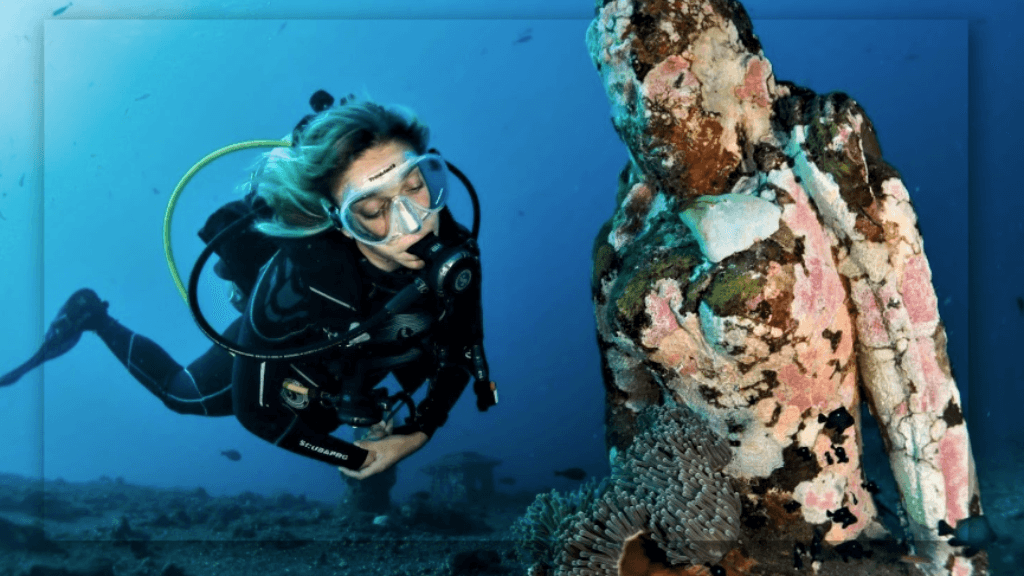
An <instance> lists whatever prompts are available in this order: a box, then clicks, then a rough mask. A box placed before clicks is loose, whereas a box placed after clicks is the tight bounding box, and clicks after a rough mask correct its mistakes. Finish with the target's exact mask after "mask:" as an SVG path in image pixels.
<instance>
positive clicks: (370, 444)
mask: <svg viewBox="0 0 1024 576" xmlns="http://www.w3.org/2000/svg"><path fill="white" fill-rule="evenodd" d="M428 439H429V438H428V437H427V435H426V434H425V433H423V432H413V433H412V434H395V435H393V436H387V437H385V438H382V439H380V440H360V441H358V442H356V443H355V445H356V446H359V447H360V448H362V449H364V450H369V451H370V454H369V455H368V456H367V457H366V462H364V463H363V465H362V467H360V468H359V470H349V469H348V468H338V470H341V473H342V474H344V475H345V476H348V477H349V478H355V479H356V480H363V479H366V478H369V477H370V476H373V475H374V474H376V473H378V472H383V471H384V470H387V469H388V468H390V467H392V466H394V465H395V464H397V463H398V462H399V461H400V460H402V459H403V458H405V457H407V456H409V455H410V454H412V453H413V452H415V451H417V450H419V449H420V448H421V447H422V446H423V445H424V444H426V443H427V440H428Z"/></svg>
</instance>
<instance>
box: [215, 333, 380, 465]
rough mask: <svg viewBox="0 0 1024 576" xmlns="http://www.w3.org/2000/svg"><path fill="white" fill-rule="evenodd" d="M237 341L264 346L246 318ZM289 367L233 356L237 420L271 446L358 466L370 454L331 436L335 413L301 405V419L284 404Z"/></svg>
mask: <svg viewBox="0 0 1024 576" xmlns="http://www.w3.org/2000/svg"><path fill="white" fill-rule="evenodd" d="M239 343H240V344H242V345H243V346H255V347H261V344H262V345H263V346H264V347H265V346H266V344H265V343H264V342H263V341H262V339H261V338H259V336H257V335H256V334H255V333H254V331H253V329H252V325H251V323H250V322H248V321H243V322H242V327H241V330H240V331H239ZM268 348H269V347H268ZM290 370H291V367H290V366H289V364H288V362H287V361H264V360H257V359H253V358H242V357H240V358H237V359H236V360H235V367H234V372H233V374H232V401H233V404H234V410H235V416H236V417H237V418H238V421H239V422H240V423H241V424H242V426H244V427H245V428H246V429H247V430H249V431H250V432H252V433H253V434H255V435H257V436H259V437H260V438H263V439H264V440H266V441H268V442H270V443H271V444H274V445H275V446H280V447H281V448H284V449H286V450H289V451H291V452H294V453H296V454H300V455H302V456H306V457H308V458H313V459H314V460H319V461H321V462H326V463H328V464H333V465H336V466H343V467H345V468H349V469H352V470H356V469H358V468H359V467H360V466H362V464H363V462H364V461H365V460H366V456H367V454H368V452H367V451H366V450H363V449H362V448H359V447H358V446H355V445H353V444H351V443H349V442H345V441H344V440H341V439H339V438H336V437H334V436H331V435H330V432H332V431H333V430H334V429H336V428H337V426H338V422H337V417H336V415H334V414H331V413H329V412H328V411H327V409H326V408H323V407H320V406H314V405H311V406H309V407H307V408H305V409H304V413H305V417H300V416H299V414H298V413H297V412H296V411H295V410H294V409H292V408H291V407H290V406H288V405H287V404H286V403H285V402H284V400H283V399H282V397H281V387H282V383H283V381H284V378H285V377H287V376H290V375H291V374H290ZM318 423H322V424H318Z"/></svg>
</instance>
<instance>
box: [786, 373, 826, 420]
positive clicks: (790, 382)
mask: <svg viewBox="0 0 1024 576" xmlns="http://www.w3.org/2000/svg"><path fill="white" fill-rule="evenodd" d="M778 378H779V382H780V383H781V384H783V385H785V386H786V391H785V392H783V397H784V398H785V399H786V401H787V403H788V404H790V405H793V406H796V407H797V408H799V409H800V410H801V411H804V410H806V409H808V408H812V407H818V408H824V406H825V404H826V403H827V402H828V401H829V399H831V398H832V396H833V395H834V394H835V386H834V385H833V383H832V382H831V381H829V380H828V379H826V378H810V377H808V376H807V375H805V374H803V373H801V371H800V369H799V368H798V367H797V366H796V365H794V364H787V365H786V366H783V367H782V368H780V369H779V373H778Z"/></svg>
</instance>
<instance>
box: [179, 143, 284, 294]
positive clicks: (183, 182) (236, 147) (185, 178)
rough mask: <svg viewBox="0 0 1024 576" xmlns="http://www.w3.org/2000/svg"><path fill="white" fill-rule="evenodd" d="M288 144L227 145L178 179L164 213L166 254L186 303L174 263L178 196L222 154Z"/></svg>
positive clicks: (182, 284) (183, 288)
mask: <svg viewBox="0 0 1024 576" xmlns="http://www.w3.org/2000/svg"><path fill="white" fill-rule="evenodd" d="M288 146H291V143H290V142H288V141H286V140H249V141H247V142H239V143H237V144H231V145H229V146H225V147H223V148H221V149H220V150H217V151H215V152H211V153H210V154H207V155H206V157H205V158H203V159H202V160H200V161H199V162H196V164H195V166H193V167H192V168H191V169H189V171H188V172H186V173H185V175H184V176H182V177H181V180H180V181H178V185H177V186H175V187H174V192H172V193H171V199H170V200H169V201H168V202H167V212H166V213H164V255H165V256H166V258H167V266H168V267H169V268H170V269H171V278H173V279H174V285H175V286H177V287H178V292H179V293H180V294H181V297H182V298H184V299H185V304H188V291H187V290H186V289H185V284H184V283H183V282H182V281H181V275H180V274H178V266H177V265H176V264H175V263H174V252H173V250H172V249H171V218H173V217H174V207H175V205H176V204H177V203H178V197H179V196H181V192H182V190H184V189H185V186H186V185H187V184H188V183H189V180H191V179H192V177H193V176H195V175H196V173H197V172H199V171H200V170H202V169H203V168H205V167H206V166H207V165H208V164H209V163H210V162H213V161H214V160H216V159H217V158H220V157H221V156H224V155H226V154H230V153H232V152H237V151H238V150H247V149H249V148H277V147H288Z"/></svg>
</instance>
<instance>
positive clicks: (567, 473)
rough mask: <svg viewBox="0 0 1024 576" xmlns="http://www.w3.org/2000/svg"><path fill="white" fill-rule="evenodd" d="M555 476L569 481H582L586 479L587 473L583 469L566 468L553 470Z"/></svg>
mask: <svg viewBox="0 0 1024 576" xmlns="http://www.w3.org/2000/svg"><path fill="white" fill-rule="evenodd" d="M555 476H563V477H565V478H568V479H569V480H577V481H579V480H583V479H584V478H586V477H587V471H586V470H584V469H583V468H566V469H565V470H555Z"/></svg>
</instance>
